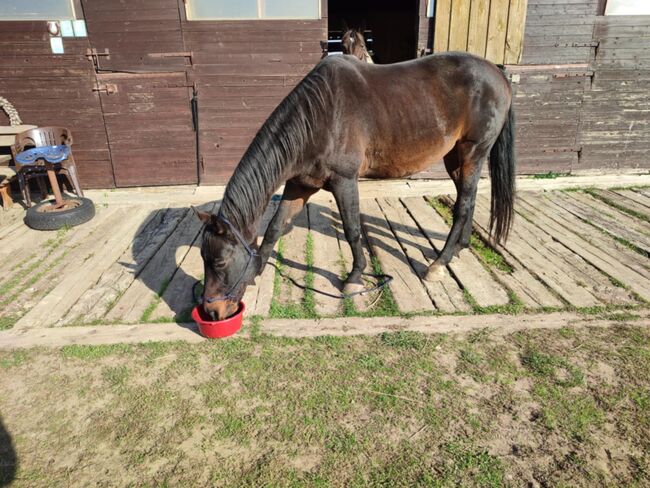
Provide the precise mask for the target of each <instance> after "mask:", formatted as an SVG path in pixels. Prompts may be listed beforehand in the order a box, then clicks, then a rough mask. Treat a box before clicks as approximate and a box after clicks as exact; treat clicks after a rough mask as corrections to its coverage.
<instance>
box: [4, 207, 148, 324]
mask: <svg viewBox="0 0 650 488" xmlns="http://www.w3.org/2000/svg"><path fill="white" fill-rule="evenodd" d="M148 213H149V210H148V209H146V208H140V209H135V210H132V209H118V210H117V212H116V213H115V215H116V216H118V217H121V219H120V222H119V223H116V225H115V226H114V227H113V229H112V232H106V233H102V235H98V234H99V233H97V232H95V233H93V236H94V237H96V239H88V240H86V241H85V242H84V243H83V244H82V246H83V247H84V250H85V251H86V253H85V254H86V256H85V260H84V261H83V263H84V265H83V266H82V267H80V268H78V269H77V270H75V272H71V273H68V274H67V275H66V276H64V277H63V279H62V280H61V281H60V282H59V283H58V284H57V285H56V286H55V287H54V289H53V290H52V291H51V292H49V293H48V294H47V295H46V296H45V297H44V298H43V299H42V300H41V301H40V302H38V304H37V305H36V306H35V307H34V308H32V309H31V310H30V311H29V312H28V313H27V314H25V316H24V317H23V318H21V319H20V320H19V321H18V322H17V323H16V324H15V326H14V327H16V328H33V327H41V326H44V325H61V324H60V319H61V318H62V317H63V316H64V315H65V314H66V313H67V312H68V310H70V308H72V306H73V305H74V304H75V302H76V301H77V300H78V299H79V297H80V296H81V295H82V294H83V293H84V292H85V291H86V290H87V289H88V288H89V287H90V286H92V284H93V283H95V282H96V281H97V280H98V279H99V277H100V276H101V274H102V273H103V272H104V271H105V270H106V269H107V268H108V267H109V266H110V265H111V264H112V263H113V262H114V261H115V260H116V259H117V258H118V257H119V256H120V255H121V254H122V253H123V252H124V249H125V248H126V247H127V246H128V244H129V242H131V241H132V240H133V238H134V237H135V232H136V231H137V229H138V227H139V226H140V225H141V223H142V221H143V220H144V219H145V218H146V216H147V215H148Z"/></svg>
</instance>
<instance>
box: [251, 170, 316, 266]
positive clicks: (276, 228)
mask: <svg viewBox="0 0 650 488" xmlns="http://www.w3.org/2000/svg"><path fill="white" fill-rule="evenodd" d="M317 191H318V188H306V187H304V186H301V185H298V184H296V183H292V182H291V181H288V182H287V183H286V184H285V186H284V193H283V194H282V200H281V201H280V205H279V206H278V209H277V210H276V212H275V215H273V218H272V219H271V222H269V226H268V227H267V228H266V233H265V234H264V240H263V241H262V245H261V246H260V251H259V252H260V257H261V258H262V259H261V263H262V264H261V266H260V272H262V269H264V266H265V265H266V262H267V261H268V260H269V257H270V256H271V253H272V252H273V248H274V247H275V243H276V242H278V239H279V238H280V236H281V235H282V232H283V230H284V228H285V227H286V226H287V225H288V224H290V223H291V221H292V220H293V218H294V217H295V216H296V215H298V213H299V212H300V211H301V210H302V209H303V208H304V206H305V204H306V203H307V200H308V199H309V197H311V196H312V195H313V194H314V193H316V192H317Z"/></svg>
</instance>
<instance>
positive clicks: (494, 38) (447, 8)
mask: <svg viewBox="0 0 650 488" xmlns="http://www.w3.org/2000/svg"><path fill="white" fill-rule="evenodd" d="M429 1H432V0H429ZM527 5H528V0H436V3H435V30H434V36H433V50H434V52H442V51H467V52H470V53H474V54H478V55H479V56H483V57H485V58H487V59H489V60H490V61H492V62H493V63H500V64H518V63H519V61H521V54H522V47H523V42H524V24H525V22H526V8H527Z"/></svg>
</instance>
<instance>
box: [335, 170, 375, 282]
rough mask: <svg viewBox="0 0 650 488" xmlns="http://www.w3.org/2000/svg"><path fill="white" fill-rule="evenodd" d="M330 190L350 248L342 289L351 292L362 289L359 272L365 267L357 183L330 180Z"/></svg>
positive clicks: (348, 180)
mask: <svg viewBox="0 0 650 488" xmlns="http://www.w3.org/2000/svg"><path fill="white" fill-rule="evenodd" d="M331 190H332V193H333V194H334V199H335V200H336V205H337V206H338V208H339V213H340V214H341V221H342V223H343V231H344V232H345V238H346V239H347V241H348V244H350V248H351V249H352V256H353V258H354V262H353V264H352V271H350V274H349V275H348V277H347V279H346V280H345V286H344V289H343V291H344V292H345V293H352V292H356V291H360V290H362V289H363V282H362V281H361V273H363V271H364V270H365V269H366V264H367V263H366V257H365V256H364V254H363V246H362V245H361V215H360V213H359V185H358V183H357V180H356V178H355V179H351V178H344V179H340V180H337V181H333V182H331Z"/></svg>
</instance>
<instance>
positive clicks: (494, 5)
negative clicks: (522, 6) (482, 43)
mask: <svg viewBox="0 0 650 488" xmlns="http://www.w3.org/2000/svg"><path fill="white" fill-rule="evenodd" d="M509 4H510V1H509V0H491V3H490V15H489V20H488V35H487V45H486V48H485V57H486V58H487V59H489V60H490V61H492V62H493V63H503V60H504V55H505V51H506V31H507V28H508V8H509Z"/></svg>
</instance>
